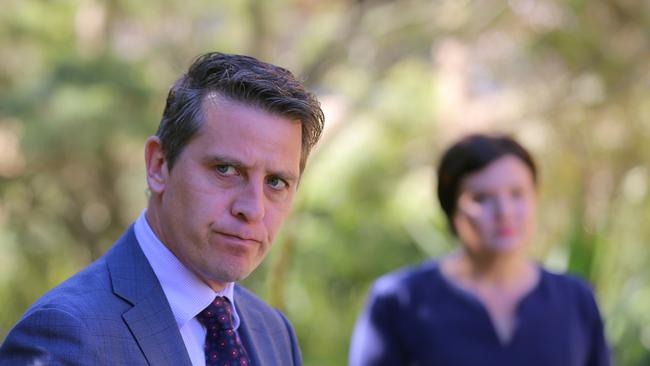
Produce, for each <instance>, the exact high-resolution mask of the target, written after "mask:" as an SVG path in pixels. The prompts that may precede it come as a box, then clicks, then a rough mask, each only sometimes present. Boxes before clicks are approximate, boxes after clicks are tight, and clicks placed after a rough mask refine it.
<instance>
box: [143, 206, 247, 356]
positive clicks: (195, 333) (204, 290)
mask: <svg viewBox="0 0 650 366" xmlns="http://www.w3.org/2000/svg"><path fill="white" fill-rule="evenodd" d="M146 212H147V210H146V209H145V210H144V211H142V213H141V214H140V216H139V217H138V219H137V220H136V221H135V225H134V230H135V237H136V239H137V240H138V243H139V244H140V248H141V249H142V251H143V252H144V255H145V257H147V260H148V261H149V264H151V267H152V268H153V271H154V273H155V274H156V277H158V281H159V282H160V285H161V286H162V289H163V291H164V292H165V296H166V297H167V301H168V302H169V306H170V307H171V309H172V313H173V314H174V317H175V318H176V324H177V325H178V329H179V330H180V333H181V336H182V337H183V342H184V343H185V348H187V352H188V354H189V355H190V360H191V361H192V365H194V366H205V354H204V351H203V346H204V344H205V334H206V331H205V328H204V327H203V325H202V324H201V323H200V322H199V321H198V319H197V318H196V316H197V315H198V314H199V313H200V312H201V311H202V310H203V309H205V308H206V307H207V306H208V305H210V303H211V302H212V301H213V300H214V298H215V296H225V297H227V298H228V300H230V303H231V304H232V309H233V325H234V327H235V329H237V328H238V327H239V316H238V315H237V308H236V306H235V299H234V283H232V282H231V283H229V284H228V285H227V286H226V287H225V288H224V289H223V290H222V291H219V292H215V291H214V290H212V289H211V288H210V287H209V286H208V285H207V284H205V283H204V282H203V281H201V280H200V279H199V278H198V277H197V276H196V275H195V274H194V273H192V272H191V271H190V270H188V269H187V267H185V266H184V265H183V264H182V263H181V262H180V261H179V260H178V258H176V256H175V255H174V254H173V253H172V252H171V251H170V250H169V249H168V248H167V247H166V246H165V245H164V244H163V243H162V242H161V241H160V239H158V237H157V236H156V234H155V233H154V232H153V230H152V229H151V226H149V223H148V222H147V218H146V216H145V214H146Z"/></svg>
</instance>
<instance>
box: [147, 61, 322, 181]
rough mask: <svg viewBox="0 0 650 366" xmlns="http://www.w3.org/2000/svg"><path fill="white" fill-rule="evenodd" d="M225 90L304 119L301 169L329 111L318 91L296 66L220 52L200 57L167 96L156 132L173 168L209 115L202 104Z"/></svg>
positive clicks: (236, 97) (249, 103)
mask: <svg viewBox="0 0 650 366" xmlns="http://www.w3.org/2000/svg"><path fill="white" fill-rule="evenodd" d="M213 94H219V95H221V96H223V97H226V98H229V99H232V100H233V101H237V102H239V103H241V104H244V105H247V106H251V107H258V108H260V109H262V110H265V111H267V112H270V113H272V114H276V115H279V116H282V117H286V118H288V119H291V120H297V121H300V125H301V127H302V155H301V159H300V171H301V172H302V171H303V169H304V168H305V163H306V161H307V157H308V156H309V153H310V151H311V149H312V148H313V147H314V145H315V144H316V142H317V141H318V139H319V138H320V135H321V132H322V130H323V122H324V116H323V111H322V110H321V108H320V104H319V103H318V100H316V97H315V96H314V95H313V94H312V93H310V92H308V91H307V90H305V88H304V86H303V85H302V84H301V83H300V82H299V81H298V80H296V78H295V77H294V76H293V74H291V72H290V71H288V70H286V69H284V68H281V67H278V66H275V65H271V64H268V63H264V62H261V61H259V60H257V59H255V58H253V57H249V56H241V55H229V54H222V53H218V52H212V53H206V54H204V55H202V56H200V57H198V58H197V59H196V60H195V61H194V63H193V64H192V65H191V66H190V68H189V70H188V72H187V74H185V75H183V76H182V77H181V78H180V79H178V80H177V81H176V83H174V85H173V86H172V88H171V89H170V90H169V94H168V96H167V104H166V105H165V111H164V112H163V116H162V119H161V121H160V126H159V128H158V132H156V136H158V138H159V139H160V141H161V143H162V147H163V151H164V152H165V157H166V159H167V163H168V165H169V168H170V169H171V168H172V167H173V165H174V163H175V161H176V158H177V157H178V155H179V154H180V153H181V152H182V151H183V149H184V148H185V146H186V145H187V144H188V143H189V142H190V141H191V140H192V138H193V137H194V136H195V135H196V133H197V132H198V131H199V129H200V128H201V125H202V124H203V121H204V116H203V110H202V108H201V106H202V105H203V102H204V100H205V98H206V97H207V96H208V95H213Z"/></svg>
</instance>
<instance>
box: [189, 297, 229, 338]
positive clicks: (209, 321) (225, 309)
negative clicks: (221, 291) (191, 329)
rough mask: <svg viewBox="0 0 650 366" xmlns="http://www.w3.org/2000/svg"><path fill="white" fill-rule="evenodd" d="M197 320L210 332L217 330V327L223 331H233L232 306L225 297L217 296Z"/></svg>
mask: <svg viewBox="0 0 650 366" xmlns="http://www.w3.org/2000/svg"><path fill="white" fill-rule="evenodd" d="M197 318H198V319H199V321H200V322H201V323H202V324H203V325H204V326H205V327H206V328H207V329H208V330H216V328H217V326H218V328H220V329H222V330H226V329H233V322H232V306H231V305H230V301H229V300H228V299H227V298H225V297H221V296H217V297H216V298H215V299H214V301H213V302H212V303H210V305H208V306H207V307H206V308H205V309H203V311H201V313H199V315H198V316H197Z"/></svg>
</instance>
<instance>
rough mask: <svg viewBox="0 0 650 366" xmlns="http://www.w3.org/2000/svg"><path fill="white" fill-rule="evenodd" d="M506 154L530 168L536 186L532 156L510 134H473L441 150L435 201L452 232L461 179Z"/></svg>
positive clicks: (535, 169)
mask: <svg viewBox="0 0 650 366" xmlns="http://www.w3.org/2000/svg"><path fill="white" fill-rule="evenodd" d="M505 155H512V156H514V157H516V158H518V159H519V160H521V161H522V162H523V163H524V164H525V165H526V166H527V167H528V169H529V170H530V173H531V175H532V177H533V183H534V184H535V185H537V168H536V166H535V161H534V160H533V157H532V156H531V155H530V153H529V152H528V151H527V150H526V149H525V148H524V147H523V146H521V145H520V144H519V143H518V142H517V141H515V140H514V139H513V138H512V137H510V136H506V135H486V134H472V135H468V136H466V137H464V138H462V139H461V140H459V141H457V142H456V143H454V144H453V145H451V146H450V147H449V148H448V149H447V150H446V151H445V152H444V154H443V155H442V159H441V160H440V165H439V166H438V200H439V201H440V206H442V210H443V211H444V212H445V216H446V217H447V223H448V224H449V228H450V230H451V232H452V234H454V235H456V234H457V233H456V228H455V227H454V215H455V213H456V208H457V205H458V198H459V196H460V193H461V192H460V191H461V185H462V183H463V179H464V178H465V177H467V176H468V175H470V174H472V173H475V172H478V171H479V170H481V169H483V168H485V167H486V166H487V165H489V164H490V163H492V162H494V161H495V160H497V159H499V158H501V157H503V156H505Z"/></svg>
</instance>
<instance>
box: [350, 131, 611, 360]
mask: <svg viewBox="0 0 650 366" xmlns="http://www.w3.org/2000/svg"><path fill="white" fill-rule="evenodd" d="M438 199H439V200H440V204H441V206H442V208H443V211H444V212H445V215H446V216H447V220H448V223H449V227H450V229H451V231H452V233H453V234H454V235H455V236H456V237H457V238H458V241H459V242H460V247H459V249H458V250H457V251H456V252H455V253H452V254H450V255H448V256H446V257H443V258H441V259H440V260H438V261H429V262H426V263H424V264H422V265H419V266H417V267H412V268H407V269H403V270H400V271H397V272H394V273H391V274H388V275H386V276H384V277H382V278H380V279H379V280H378V281H377V282H376V283H375V285H374V286H373V288H372V290H371V294H370V296H369V300H368V304H367V307H366V309H365V310H364V312H363V314H362V315H361V317H360V318H359V320H358V322H357V325H356V328H355V331H354V335H353V337H352V345H351V350H350V365H351V366H370V365H387V366H399V365H409V366H410V365H422V366H424V365H441V366H471V365H477V366H478V365H480V366H489V365H499V366H503V365H525V366H535V365H539V366H588V365H589V366H591V365H594V366H596V365H598V366H600V365H610V364H611V361H610V354H609V351H608V347H607V344H606V341H605V337H604V334H603V324H602V320H601V318H600V314H599V311H598V307H597V305H596V302H595V301H594V297H593V294H592V292H591V290H590V288H589V287H588V286H587V285H586V284H585V283H584V282H583V281H581V280H579V279H578V278H575V277H572V276H568V275H560V274H554V273H551V272H549V271H547V270H545V269H543V268H541V267H540V266H539V265H538V264H536V263H535V262H533V261H531V260H530V259H528V258H527V257H526V254H525V247H526V244H527V243H528V242H529V241H530V238H531V236H532V233H533V231H534V227H535V219H536V217H535V212H536V208H537V170H536V167H535V163H534V161H533V159H532V157H531V156H530V154H529V153H528V152H527V151H526V150H525V149H524V148H523V147H522V146H521V145H519V144H518V143H517V142H516V141H514V140H513V139H512V138H510V137H506V136H489V135H478V134H477V135H471V136H468V137H466V138H464V139H462V140H460V141H459V142H457V143H456V144H454V145H453V146H451V147H450V148H449V149H448V150H447V151H446V152H445V154H444V155H443V157H442V160H441V163H440V166H439V169H438Z"/></svg>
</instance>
